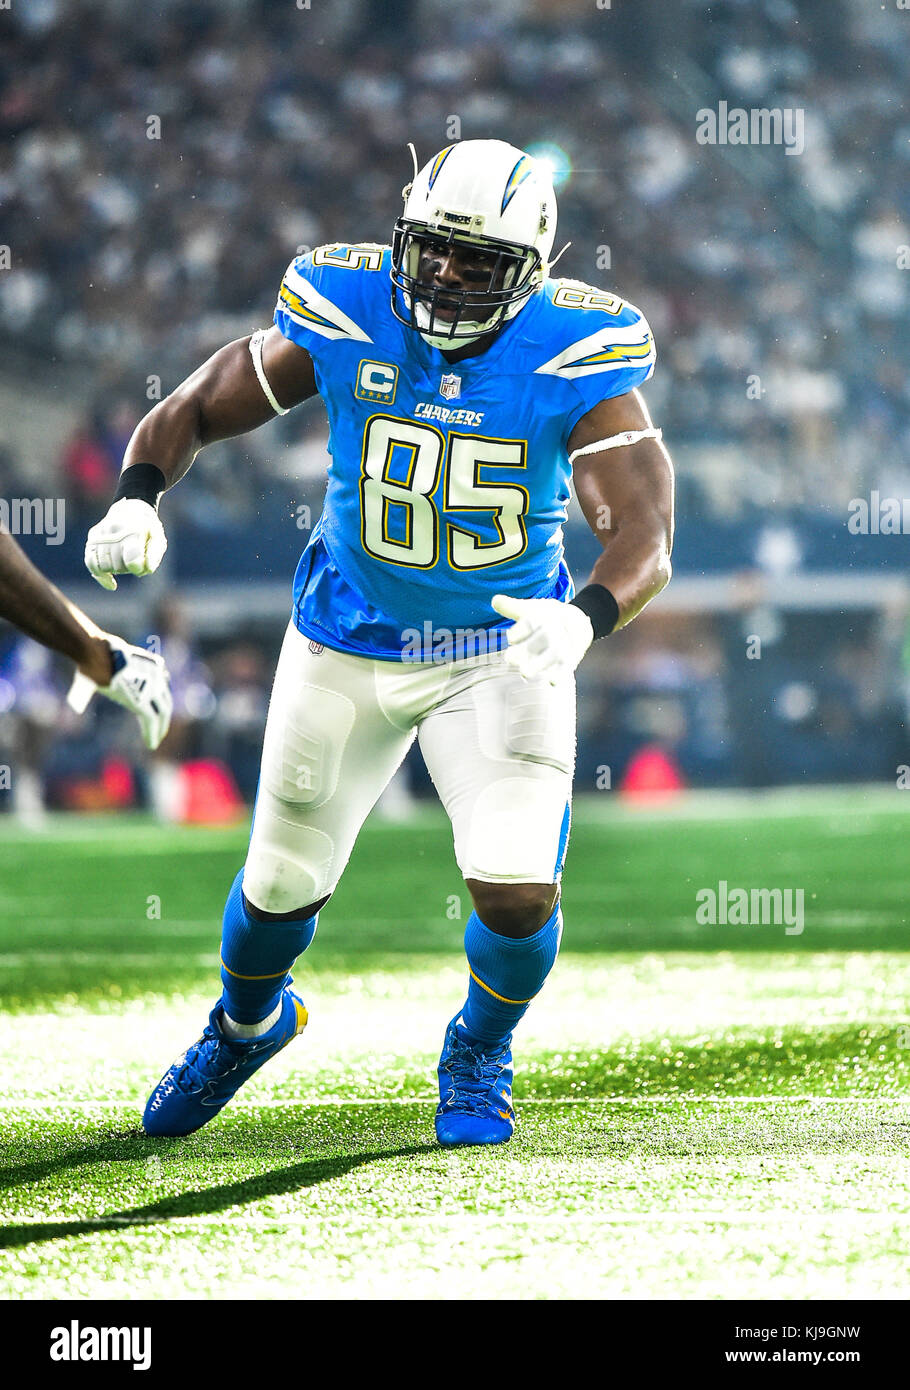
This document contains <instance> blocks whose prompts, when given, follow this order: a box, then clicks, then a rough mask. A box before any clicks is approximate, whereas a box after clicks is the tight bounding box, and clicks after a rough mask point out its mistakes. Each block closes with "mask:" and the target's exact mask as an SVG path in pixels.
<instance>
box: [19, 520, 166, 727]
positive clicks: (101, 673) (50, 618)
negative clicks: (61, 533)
mask: <svg viewBox="0 0 910 1390" xmlns="http://www.w3.org/2000/svg"><path fill="white" fill-rule="evenodd" d="M0 618H5V619H6V620H7V621H8V622H10V623H12V624H13V625H14V626H15V627H17V628H18V629H19V631H20V632H24V633H25V634H26V635H27V636H28V637H34V638H35V640H36V641H37V642H41V643H42V644H43V645H44V646H45V647H50V648H52V650H54V651H57V652H61V653H62V654H63V655H64V656H68V657H70V658H71V659H72V660H73V661H75V663H76V666H77V668H78V672H79V674H78V676H77V678H76V681H74V683H73V689H72V691H71V692H70V702H71V703H72V704H73V706H74V708H77V709H79V710H83V709H85V706H86V705H87V704H88V700H89V699H90V698H91V695H92V694H93V693H94V691H95V689H96V688H100V689H101V691H102V693H103V694H104V695H106V696H107V697H108V699H111V700H114V701H116V703H117V704H120V705H124V706H125V707H126V708H127V709H129V710H131V711H132V713H133V714H135V715H136V717H137V718H138V720H139V723H140V725H141V727H142V733H143V736H144V738H145V741H146V743H147V744H148V746H149V747H150V748H157V747H158V744H159V743H160V742H161V740H162V739H163V738H164V735H165V734H166V733H167V729H168V724H169V723H170V717H171V694H170V688H169V686H168V677H167V671H166V670H165V666H164V662H163V661H162V660H161V657H160V656H152V655H151V653H150V652H146V651H143V650H142V649H141V648H140V647H131V646H129V644H128V643H126V642H124V641H122V639H121V638H119V637H115V636H114V635H113V634H112V633H108V632H102V631H101V629H100V628H99V627H96V626H95V624H94V623H93V622H92V620H91V618H89V616H88V615H87V614H86V613H83V612H82V609H81V608H77V606H76V605H75V604H74V603H71V602H70V600H69V599H68V598H66V597H65V596H64V595H63V594H61V592H60V590H59V589H57V588H56V587H55V586H54V585H53V584H51V582H50V581H49V580H48V579H45V577H44V575H43V574H42V573H41V572H40V570H37V569H36V568H35V566H34V565H33V564H32V562H31V560H29V559H28V557H27V556H26V555H25V554H24V553H23V552H22V550H21V549H20V547H19V546H18V545H17V544H16V542H15V541H14V540H13V538H12V536H11V535H10V534H9V532H8V531H5V530H4V529H3V527H2V526H0Z"/></svg>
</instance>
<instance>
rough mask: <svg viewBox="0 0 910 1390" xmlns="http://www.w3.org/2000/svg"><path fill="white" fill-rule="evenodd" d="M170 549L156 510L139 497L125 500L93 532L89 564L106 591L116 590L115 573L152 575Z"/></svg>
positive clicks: (87, 549) (89, 541)
mask: <svg viewBox="0 0 910 1390" xmlns="http://www.w3.org/2000/svg"><path fill="white" fill-rule="evenodd" d="M166 550H167V537H166V536H165V534H164V527H163V526H162V525H161V519H160V517H159V516H158V513H157V512H156V511H155V508H154V507H151V506H149V504H148V502H142V501H140V499H139V498H138V497H121V499H120V501H119V502H115V503H114V504H113V506H112V507H111V508H110V510H109V511H108V514H107V516H106V517H104V518H103V519H102V520H101V521H99V522H98V523H97V525H95V526H93V527H92V529H91V530H90V531H89V533H88V539H87V541H86V545H85V564H86V568H87V569H88V571H89V573H90V574H91V575H92V577H93V578H94V579H97V581H98V583H99V584H100V585H101V587H102V589H116V587H117V581H116V579H115V578H114V575H115V574H152V573H154V571H155V570H156V569H157V568H158V566H159V565H160V564H161V559H162V556H163V555H164V552H165V551H166Z"/></svg>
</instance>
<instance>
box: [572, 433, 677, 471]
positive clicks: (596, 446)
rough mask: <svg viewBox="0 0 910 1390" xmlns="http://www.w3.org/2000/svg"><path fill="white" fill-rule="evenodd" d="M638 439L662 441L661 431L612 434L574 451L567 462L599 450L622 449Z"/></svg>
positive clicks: (597, 452) (635, 442)
mask: <svg viewBox="0 0 910 1390" xmlns="http://www.w3.org/2000/svg"><path fill="white" fill-rule="evenodd" d="M639 439H663V430H627V431H626V432H625V434H613V435H611V436H610V438H609V439H598V440H596V441H595V443H593V444H586V445H585V447H584V448H583V449H576V450H575V451H574V452H573V453H571V454H570V455H569V462H570V463H572V461H573V460H574V459H577V458H581V456H582V455H583V454H599V453H600V451H601V449H622V448H625V446H626V445H627V444H637V443H638V441H639Z"/></svg>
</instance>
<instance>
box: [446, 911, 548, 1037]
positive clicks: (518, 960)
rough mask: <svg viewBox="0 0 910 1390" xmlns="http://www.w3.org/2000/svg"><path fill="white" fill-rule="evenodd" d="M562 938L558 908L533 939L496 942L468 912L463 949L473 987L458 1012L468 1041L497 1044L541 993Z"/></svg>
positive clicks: (505, 938)
mask: <svg viewBox="0 0 910 1390" xmlns="http://www.w3.org/2000/svg"><path fill="white" fill-rule="evenodd" d="M561 935H562V912H561V911H560V907H559V903H557V904H556V906H555V908H554V909H553V913H552V915H551V916H550V917H549V918H548V919H547V921H546V922H544V924H543V926H542V927H541V928H540V930H539V931H537V932H535V933H534V935H533V936H525V937H522V938H517V937H511V936H500V935H499V933H498V932H493V931H490V928H489V927H486V926H484V924H483V922H481V920H480V918H479V917H478V916H477V913H476V912H472V913H471V915H470V917H469V918H468V925H467V926H466V927H465V933H464V948H465V952H466V953H467V957H468V968H469V969H470V972H471V981H470V984H469V985H468V998H467V1003H466V1004H465V1006H464V1008H463V1009H462V1011H461V1013H462V1018H463V1019H464V1027H465V1031H466V1033H467V1034H468V1035H469V1037H470V1039H471V1041H473V1042H480V1043H494V1042H500V1041H501V1040H502V1039H503V1038H505V1037H506V1036H507V1035H508V1034H509V1033H511V1031H512V1029H513V1028H514V1027H515V1024H516V1023H517V1022H518V1020H519V1019H520V1018H521V1017H522V1016H523V1015H524V1013H525V1012H526V1010H527V1007H528V1005H529V1004H530V1002H531V1000H532V999H533V998H534V995H535V994H537V993H538V991H539V990H540V989H542V987H543V983H544V980H545V979H546V978H547V976H548V975H549V973H550V971H551V970H552V969H553V963H554V961H555V960H556V953H557V952H558V950H559V939H560V937H561Z"/></svg>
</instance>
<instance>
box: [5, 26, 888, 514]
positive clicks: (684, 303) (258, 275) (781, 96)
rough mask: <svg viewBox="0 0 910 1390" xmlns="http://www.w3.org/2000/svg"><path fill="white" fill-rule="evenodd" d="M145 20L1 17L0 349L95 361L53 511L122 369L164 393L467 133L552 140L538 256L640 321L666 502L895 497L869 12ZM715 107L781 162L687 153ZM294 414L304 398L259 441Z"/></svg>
mask: <svg viewBox="0 0 910 1390" xmlns="http://www.w3.org/2000/svg"><path fill="white" fill-rule="evenodd" d="M142 15H143V19H142V22H141V23H137V22H136V7H135V5H131V4H127V3H121V0H29V4H26V5H13V6H12V8H11V10H10V11H9V12H8V13H5V14H3V15H2V16H0V23H2V26H3V42H2V44H0V216H2V224H3V228H4V235H3V241H4V242H5V243H7V244H8V245H9V246H10V248H11V262H12V267H13V271H14V273H7V274H0V334H2V337H3V340H4V342H3V345H4V351H6V350H9V351H10V352H12V351H16V352H22V351H29V350H30V351H33V352H35V353H37V354H40V355H41V356H42V357H43V358H46V357H47V355H48V354H50V355H52V356H53V357H54V358H56V359H58V360H60V361H67V360H69V361H78V362H79V363H81V364H83V365H85V366H87V367H88V368H90V370H91V371H92V373H93V374H94V380H95V381H96V382H97V385H98V401H99V405H98V408H97V410H96V411H94V412H92V413H91V414H90V417H89V418H88V419H87V420H86V421H85V422H84V425H83V426H82V427H81V428H80V429H79V430H78V432H77V433H76V435H75V436H74V437H73V438H72V439H71V441H70V443H69V445H68V447H67V449H66V452H65V455H64V457H63V458H62V459H61V461H60V463H61V472H62V475H63V476H64V477H65V479H66V481H67V486H69V487H71V488H72V489H73V490H74V495H80V494H84V493H85V492H90V493H95V492H97V493H98V494H99V495H104V496H106V495H107V490H108V488H109V483H110V477H111V475H112V473H113V472H115V471H116V468H117V466H118V464H119V451H120V449H121V447H122V443H123V440H124V438H125V437H126V436H127V435H128V433H129V429H130V428H131V427H132V425H133V424H134V423H135V420H136V419H138V418H139V416H140V415H141V414H142V413H144V411H145V410H147V409H148V408H149V403H150V401H149V397H148V394H147V391H148V388H147V380H148V378H149V376H150V375H155V376H157V377H159V378H160V380H161V383H162V388H163V390H164V391H165V392H166V391H167V390H170V389H172V387H173V386H174V385H176V384H177V382H178V381H179V380H180V379H181V378H182V377H183V376H184V375H185V374H186V373H188V372H189V371H190V370H191V369H192V368H193V367H194V366H196V365H197V364H198V363H199V361H200V360H202V359H203V358H204V357H205V356H206V355H207V354H208V353H209V352H210V351H212V350H214V349H215V348H217V347H218V346H220V345H221V344H222V343H223V342H225V341H228V340H229V339H230V338H232V337H234V336H239V335H242V334H245V333H247V332H249V331H250V329H251V328H252V327H254V326H256V325H257V324H261V323H267V322H269V321H270V318H271V313H272V309H273V305H274V299H275V294H276V291H277V286H278V283H279V281H280V278H281V275H282V272H283V270H284V268H285V266H286V264H287V262H288V261H289V260H290V258H291V257H292V256H293V255H294V254H295V253H296V251H297V248H298V247H301V246H313V245H316V244H319V243H320V242H324V241H328V240H339V239H346V240H378V241H385V240H387V239H388V238H389V235H390V231H391V227H392V223H393V221H394V218H395V216H396V215H397V212H398V209H399V206H400V190H401V187H402V185H403V184H404V183H405V181H406V180H407V179H408V177H409V176H410V157H409V155H408V153H407V149H406V144H407V142H408V141H409V140H412V141H414V143H415V144H416V147H417V149H418V151H419V154H420V156H421V158H422V159H425V158H428V157H429V156H430V155H431V154H432V152H433V151H434V150H436V149H438V148H440V147H441V146H443V145H445V144H447V143H449V141H450V139H451V138H455V137H458V136H460V137H462V138H470V137H476V136H489V135H497V136H502V137H506V138H508V139H510V140H512V141H513V142H514V143H516V144H518V145H523V146H535V145H539V144H541V143H544V144H546V145H548V146H553V147H555V151H554V155H553V157H554V159H555V161H556V164H557V168H558V169H565V170H568V169H571V171H572V172H571V175H570V177H568V178H567V179H566V180H565V182H564V183H563V184H562V186H561V188H560V200H561V203H560V207H561V212H560V227H559V233H558V242H557V246H558V245H560V244H562V242H563V241H564V240H571V242H572V246H571V249H570V250H569V251H568V252H567V253H566V255H565V256H564V258H563V260H562V262H561V264H560V270H561V271H562V273H564V274H567V275H571V276H574V277H576V278H580V279H583V280H588V281H594V282H595V283H598V284H602V285H605V286H608V287H615V288H617V289H619V290H620V291H621V292H622V293H623V294H624V295H625V296H626V297H627V298H629V299H631V300H633V302H636V303H638V304H639V305H640V306H641V307H642V308H643V309H644V311H645V312H646V314H647V316H648V317H649V319H650V320H651V323H652V326H653V328H654V331H655V335H656V338H657V342H658V349H659V366H658V371H657V375H656V377H655V379H654V382H653V383H652V385H651V386H650V388H649V390H648V398H649V401H650V403H651V405H652V410H653V411H654V413H655V414H656V415H659V417H660V421H661V423H662V425H663V426H664V429H665V431H666V433H667V436H668V438H669V439H670V440H671V441H672V443H673V445H674V448H675V450H676V453H677V456H678V458H679V460H680V462H681V465H682V469H681V471H682V475H683V476H682V484H683V489H684V492H683V498H684V501H685V504H686V510H687V513H688V514H689V515H693V514H696V513H697V514H704V515H708V516H710V515H711V514H716V515H720V516H730V515H738V514H741V513H743V512H748V511H749V510H750V509H757V510H762V509H766V508H769V507H775V508H776V509H779V510H780V509H795V510H800V509H802V510H806V511H810V512H812V511H815V512H826V511H831V510H834V511H838V512H842V511H843V508H844V507H845V506H846V503H847V502H848V501H849V499H850V497H852V496H856V495H867V494H868V491H869V489H870V487H873V486H875V487H883V488H885V489H890V490H891V492H892V494H893V495H899V494H900V491H901V489H902V488H904V489H906V487H907V484H908V482H910V478H908V471H910V466H908V458H910V450H908V444H910V425H908V419H910V411H908V405H910V374H908V373H907V371H906V365H905V362H904V361H903V360H902V359H903V358H904V357H905V352H904V351H903V348H904V347H905V344H906V330H905V323H906V316H907V311H908V306H910V291H908V286H910V177H908V175H910V115H908V113H907V108H906V102H905V96H906V92H907V90H908V87H910V35H908V32H907V28H906V15H904V14H901V13H899V12H898V11H897V10H896V8H895V7H893V6H881V7H879V6H878V5H875V6H873V7H868V6H863V5H857V4H855V3H850V0H800V3H799V4H796V3H792V0H764V2H763V3H755V2H754V0H748V3H747V2H746V0H714V3H712V4H710V5H708V4H706V3H702V0H682V2H681V3H680V4H677V5H674V6H673V7H672V22H669V20H668V12H667V10H666V7H665V6H664V7H662V6H661V5H660V4H658V3H657V0H636V4H635V5H631V6H629V5H622V4H617V5H613V6H606V5H604V6H599V5H595V4H594V3H589V0H503V3H499V4H496V5H489V4H487V3H485V0H460V3H459V4H458V5H455V6H453V5H449V4H444V3H442V0H384V2H383V4H382V5H372V4H369V3H367V0H333V3H332V4H331V5H323V4H321V3H318V4H317V3H315V0H314V3H313V4H312V5H309V3H305V4H304V3H301V4H298V5H295V4H294V3H291V0H217V2H216V0H180V3H179V4H178V3H168V0H158V3H157V4H152V5H149V6H144V7H143V9H142ZM721 100H724V101H726V102H727V103H728V105H729V106H730V107H742V108H745V109H750V108H753V107H779V108H782V109H783V108H796V109H800V110H802V111H803V112H804V119H805V150H804V152H803V153H801V154H800V155H798V156H788V155H787V154H786V153H785V150H784V149H783V148H782V147H780V146H778V147H760V148H751V147H734V146H726V147H721V146H719V145H716V146H711V145H702V144H699V143H698V142H697V141H696V138H695V133H696V124H697V122H696V113H697V111H698V110H699V109H701V108H703V107H709V108H710V107H716V105H717V103H718V102H719V101H721ZM902 248H903V252H904V258H903V263H901V257H902V250H901V249H902ZM112 396H114V397H116V398H117V405H116V406H115V407H112V406H111V399H112ZM102 413H103V414H104V416H105V418H104V419H100V418H99V417H100V416H101V415H102ZM318 428H319V426H318V422H317V423H316V424H314V422H313V419H312V417H311V416H309V415H308V414H307V410H306V408H305V409H304V410H303V411H301V412H297V413H295V414H294V415H292V416H291V417H289V419H288V420H287V421H283V422H282V423H281V425H280V426H276V427H275V429H276V431H277V434H276V436H275V437H277V438H279V439H281V440H282V441H283V442H285V443H290V444H298V443H300V442H301V440H303V441H304V442H306V441H307V440H308V439H309V436H310V435H313V434H314V433H318ZM310 442H311V443H314V442H313V441H312V440H311V441H310ZM2 443H3V440H2V437H0V444H2ZM314 449H315V450H316V456H317V457H321V455H320V454H319V451H318V447H317V446H316V444H315V443H314ZM266 455H267V451H264V450H261V449H260V450H257V447H256V445H255V444H252V445H246V444H245V445H243V446H228V447H227V448H226V449H224V450H222V451H221V457H222V459H223V460H226V462H225V463H223V465H222V467H220V468H219V470H217V471H216V470H211V471H210V472H209V473H205V471H204V470H201V471H200V476H199V478H198V481H197V484H196V487H197V498H196V500H197V502H199V500H200V498H202V497H205V498H206V499H208V498H209V496H210V497H211V499H212V503H213V505H214V506H215V508H216V514H220V511H221V510H224V511H226V512H227V514H231V512H232V511H233V512H234V513H236V512H237V511H238V510H240V511H242V510H243V508H244V507H246V508H249V507H250V506H251V505H252V499H253V497H254V496H255V489H256V485H257V480H258V478H259V477H260V475H261V473H262V472H263V471H264V470H267V468H268V459H267V456H266ZM286 462H287V460H284V463H285V464H286ZM186 505H190V503H189V502H187V503H186Z"/></svg>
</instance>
